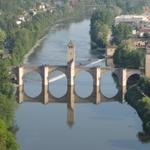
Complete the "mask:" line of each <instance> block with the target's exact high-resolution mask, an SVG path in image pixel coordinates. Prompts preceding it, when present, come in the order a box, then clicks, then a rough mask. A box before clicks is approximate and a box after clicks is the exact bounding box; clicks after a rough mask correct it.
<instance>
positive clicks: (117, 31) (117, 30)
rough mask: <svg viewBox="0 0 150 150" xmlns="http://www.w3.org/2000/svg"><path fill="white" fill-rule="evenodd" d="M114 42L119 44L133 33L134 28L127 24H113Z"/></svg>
mask: <svg viewBox="0 0 150 150" xmlns="http://www.w3.org/2000/svg"><path fill="white" fill-rule="evenodd" d="M112 34H113V42H114V43H115V44H116V45H118V44H120V43H121V42H122V41H123V40H126V39H128V38H130V37H131V35H132V28H131V27H130V26H129V25H127V24H118V25H116V26H112Z"/></svg>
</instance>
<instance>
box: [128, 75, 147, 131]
mask: <svg viewBox="0 0 150 150" xmlns="http://www.w3.org/2000/svg"><path fill="white" fill-rule="evenodd" d="M149 91H150V80H149V79H148V78H146V77H142V78H141V79H140V80H139V81H138V82H137V84H135V85H134V86H131V87H130V88H129V89H128V91H127V93H126V100H127V102H128V103H129V104H130V105H131V106H132V107H134V108H135V109H136V110H137V112H138V114H139V116H140V117H141V119H142V121H143V128H144V130H145V132H146V133H148V134H150V92H149Z"/></svg>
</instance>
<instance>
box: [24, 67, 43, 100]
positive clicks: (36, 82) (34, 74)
mask: <svg viewBox="0 0 150 150" xmlns="http://www.w3.org/2000/svg"><path fill="white" fill-rule="evenodd" d="M22 86H23V89H24V95H25V96H26V97H28V98H31V99H32V98H35V99H36V98H37V97H39V96H40V95H41V94H42V76H41V74H40V72H39V71H37V70H34V69H33V70H30V71H27V72H26V73H25V74H24V75H23V85H22Z"/></svg>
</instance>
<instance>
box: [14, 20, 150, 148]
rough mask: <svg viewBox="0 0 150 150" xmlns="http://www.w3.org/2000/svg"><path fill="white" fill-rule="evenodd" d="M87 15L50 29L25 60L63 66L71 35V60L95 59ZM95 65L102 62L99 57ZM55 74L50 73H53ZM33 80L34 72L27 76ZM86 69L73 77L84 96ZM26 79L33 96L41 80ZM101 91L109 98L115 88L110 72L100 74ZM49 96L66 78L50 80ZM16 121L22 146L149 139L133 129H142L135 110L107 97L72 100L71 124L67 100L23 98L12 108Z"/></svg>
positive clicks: (133, 144) (126, 144)
mask: <svg viewBox="0 0 150 150" xmlns="http://www.w3.org/2000/svg"><path fill="white" fill-rule="evenodd" d="M89 29H90V20H88V19H86V20H83V21H81V22H76V23H70V24H67V25H63V24H62V25H59V26H58V27H57V28H54V29H52V30H50V31H49V33H48V36H47V38H46V39H45V40H44V41H43V43H42V44H41V45H40V46H39V47H38V48H37V50H36V51H35V52H34V53H33V54H31V55H30V57H29V58H28V59H27V61H26V63H25V65H28V66H29V65H41V64H50V65H64V64H66V47H67V43H68V42H69V41H70V40H73V41H74V43H75V45H76V63H77V64H79V65H84V64H90V63H91V62H95V61H97V60H98V58H97V56H94V55H92V54H91V50H90V36H89ZM96 65H99V66H105V63H104V61H101V62H100V63H99V64H96ZM55 74H56V73H54V74H53V75H52V76H54V75H55ZM26 78H30V79H31V80H34V79H35V78H37V79H40V78H39V76H38V75H37V74H36V73H35V75H33V74H32V75H31V74H29V75H27V77H26ZM91 80H92V79H91V77H90V75H89V74H88V73H84V72H83V73H81V75H80V76H78V77H77V79H76V84H77V85H76V92H77V93H78V94H79V95H80V96H82V97H87V96H88V95H89V93H90V92H91V91H92V86H91V85H92V81H91ZM38 81H40V80H37V82H26V83H25V90H26V93H27V94H28V95H32V96H36V95H38V93H39V92H40V90H41V83H40V82H38ZM101 83H102V85H101V89H102V92H103V94H104V95H106V96H108V97H111V96H113V95H114V94H116V92H117V89H116V85H115V82H114V81H113V79H112V77H111V73H108V74H106V75H105V76H104V77H103V79H102V82H101ZM50 92H51V93H53V95H54V96H58V97H59V96H62V95H63V94H64V93H65V92H66V79H65V78H64V79H61V80H59V81H56V82H54V83H52V84H51V85H50ZM16 124H17V125H18V127H19V131H18V132H17V135H16V136H17V140H18V143H19V144H20V148H21V150H92V149H93V150H148V149H150V144H144V143H142V142H141V141H140V140H139V138H138V133H139V132H142V131H143V129H142V122H141V120H140V118H139V117H138V115H137V113H136V111H135V110H134V109H133V108H131V107H130V106H129V105H128V104H126V103H120V102H108V103H101V104H99V105H94V104H90V103H87V104H86V103H85V104H76V106H75V112H74V124H73V126H72V127H70V126H68V124H67V105H66V104H59V103H58V104H48V105H43V104H40V103H27V102H26V103H22V104H20V105H19V107H18V108H17V111H16Z"/></svg>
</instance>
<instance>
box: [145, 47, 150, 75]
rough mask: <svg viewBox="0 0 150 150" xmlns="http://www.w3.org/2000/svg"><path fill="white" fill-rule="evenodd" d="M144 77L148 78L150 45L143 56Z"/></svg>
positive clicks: (149, 72) (149, 71)
mask: <svg viewBox="0 0 150 150" xmlns="http://www.w3.org/2000/svg"><path fill="white" fill-rule="evenodd" d="M145 76H146V77H148V78H150V44H148V46H147V47H146V54H145Z"/></svg>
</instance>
